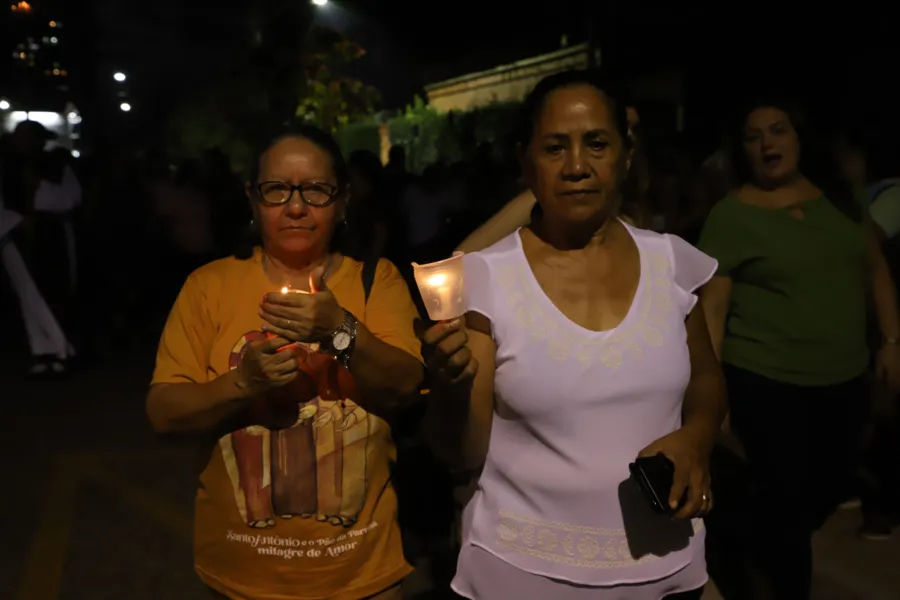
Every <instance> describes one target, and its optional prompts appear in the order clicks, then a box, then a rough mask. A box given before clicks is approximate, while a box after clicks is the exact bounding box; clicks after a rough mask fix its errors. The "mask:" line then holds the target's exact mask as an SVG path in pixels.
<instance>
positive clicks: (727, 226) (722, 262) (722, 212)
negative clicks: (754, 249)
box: [697, 198, 741, 277]
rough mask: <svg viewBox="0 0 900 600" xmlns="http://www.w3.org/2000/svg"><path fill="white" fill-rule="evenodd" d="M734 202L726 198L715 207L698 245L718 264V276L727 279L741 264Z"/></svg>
mask: <svg viewBox="0 0 900 600" xmlns="http://www.w3.org/2000/svg"><path fill="white" fill-rule="evenodd" d="M734 202H736V200H733V199H730V198H725V199H724V200H722V201H721V202H719V203H718V204H716V205H715V206H714V207H713V209H712V211H710V213H709V216H708V217H707V218H706V222H705V223H704V224H703V231H702V232H701V233H700V240H699V242H698V243H697V248H699V249H700V250H701V251H702V252H704V253H706V254H708V255H709V256H711V257H713V258H714V259H715V260H716V261H717V262H718V268H717V269H716V274H717V275H723V276H726V277H728V276H730V275H731V271H732V270H733V269H735V268H736V267H737V266H738V265H739V264H740V262H741V256H740V254H739V252H740V246H741V245H740V244H739V243H736V240H735V233H736V231H735V227H734V224H735V222H736V221H735V219H736V216H735V215H734V208H735V207H734Z"/></svg>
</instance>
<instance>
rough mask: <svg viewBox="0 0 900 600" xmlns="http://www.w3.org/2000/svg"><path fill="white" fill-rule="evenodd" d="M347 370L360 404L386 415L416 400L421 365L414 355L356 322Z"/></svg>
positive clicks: (421, 374)
mask: <svg viewBox="0 0 900 600" xmlns="http://www.w3.org/2000/svg"><path fill="white" fill-rule="evenodd" d="M350 373H352V374H353V377H354V379H355V380H356V385H357V386H358V387H359V390H360V393H361V403H362V406H363V408H365V409H366V410H367V411H369V412H371V413H373V414H376V415H386V414H390V413H391V412H393V411H395V410H397V409H398V408H403V407H404V406H407V405H409V404H411V403H414V402H417V401H418V400H419V390H420V389H421V388H422V381H423V379H424V377H425V368H424V367H423V365H422V363H421V362H419V360H418V359H416V358H415V357H414V356H412V355H411V354H409V353H407V352H405V351H403V350H401V349H399V348H396V347H394V346H391V345H390V344H388V343H385V342H383V341H381V340H379V339H378V338H377V337H375V336H374V335H373V334H372V332H371V331H369V330H368V329H366V327H365V326H364V325H363V324H362V323H360V324H359V325H358V326H357V332H356V346H355V348H354V349H353V357H352V358H351V360H350Z"/></svg>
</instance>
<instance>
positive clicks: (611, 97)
mask: <svg viewBox="0 0 900 600" xmlns="http://www.w3.org/2000/svg"><path fill="white" fill-rule="evenodd" d="M573 85H588V86H591V87H592V88H594V89H596V90H597V91H598V92H601V93H602V94H603V95H604V96H605V97H606V101H607V102H608V103H609V106H610V108H611V109H612V112H613V121H614V124H615V126H616V131H618V133H619V135H621V136H622V141H623V143H624V144H625V147H626V148H630V146H631V139H630V137H629V135H628V106H627V103H626V102H625V97H624V94H623V93H622V91H621V90H619V88H618V86H615V85H614V84H612V83H611V82H609V81H607V80H606V78H605V77H603V76H602V75H601V73H600V72H599V71H598V70H596V69H578V70H569V71H560V72H559V73H554V74H552V75H548V76H546V77H544V78H543V79H541V80H540V81H539V82H538V84H537V85H536V86H534V89H533V90H531V93H530V94H528V96H527V97H526V98H525V102H524V104H523V106H522V120H521V122H520V123H519V135H518V142H519V144H521V145H522V146H523V147H524V146H527V145H528V144H530V143H531V138H532V137H533V136H534V127H535V124H537V121H538V118H540V115H541V111H542V110H543V109H544V104H545V103H546V102H547V98H548V97H549V96H550V94H552V93H553V92H555V91H557V90H561V89H563V88H567V87H570V86H573Z"/></svg>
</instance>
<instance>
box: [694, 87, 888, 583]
mask: <svg viewBox="0 0 900 600" xmlns="http://www.w3.org/2000/svg"><path fill="white" fill-rule="evenodd" d="M742 117H743V118H742V120H741V123H740V126H741V135H740V136H738V137H736V138H735V139H737V140H742V142H743V143H742V144H739V146H740V147H739V148H738V149H737V150H738V151H739V154H740V156H739V157H736V158H737V160H735V162H734V163H733V164H734V166H735V168H736V171H737V173H736V175H738V176H739V177H740V176H741V175H742V177H740V178H739V181H741V182H742V185H739V187H738V188H737V189H735V190H734V191H733V192H732V193H730V194H729V195H728V196H727V197H726V198H725V199H724V200H722V201H721V202H719V204H717V205H716V206H715V207H714V208H713V210H712V212H711V213H710V215H709V218H708V219H707V222H706V225H705V227H704V230H703V233H702V235H701V237H700V243H699V247H700V249H701V250H703V251H704V252H706V253H707V254H709V255H711V256H713V257H715V258H716V259H717V260H718V261H719V270H718V273H717V276H716V277H713V279H712V281H710V283H709V284H707V285H706V286H705V289H704V290H703V293H702V296H701V299H702V302H703V308H704V311H705V312H706V315H707V320H708V326H709V331H710V334H711V336H712V338H713V344H714V346H715V349H716V352H717V354H718V356H719V358H720V359H721V360H722V362H723V367H724V371H725V375H726V378H727V380H728V392H729V400H730V407H731V415H730V426H731V428H732V430H733V432H734V433H735V434H736V435H737V437H738V439H739V440H740V442H741V443H742V445H743V447H744V449H745V451H746V455H747V459H748V462H749V464H750V471H751V476H752V477H753V479H754V483H755V486H756V490H757V491H758V496H757V497H756V499H755V505H754V507H753V510H752V512H753V515H752V518H753V520H754V523H753V526H752V527H751V528H749V530H750V531H752V532H753V533H752V535H753V536H754V537H755V538H756V539H755V540H753V543H752V544H751V548H752V550H751V564H752V566H753V570H754V573H753V577H752V578H751V579H750V580H751V581H755V582H757V588H758V589H756V590H755V593H754V594H751V595H748V597H756V598H767V599H774V600H781V599H785V600H806V599H808V598H809V589H810V579H811V573H812V549H811V539H812V534H813V532H814V531H815V530H816V529H818V528H819V527H820V526H821V525H822V523H824V521H825V520H826V519H827V517H828V516H829V515H830V514H831V512H832V511H833V510H834V508H835V507H836V506H837V504H838V503H839V502H840V501H841V500H842V499H843V498H842V497H841V494H842V493H844V492H845V491H846V489H847V488H846V486H847V484H848V482H849V481H850V478H851V477H852V473H853V469H854V467H855V459H856V456H857V452H856V446H857V445H858V439H859V437H858V427H859V424H860V422H861V419H862V416H863V414H864V406H865V399H866V389H865V383H864V373H865V371H866V369H867V366H868V364H869V357H868V350H867V343H866V342H867V340H866V308H867V298H868V294H869V293H870V292H871V293H872V297H873V298H874V301H875V304H876V308H877V316H878V322H879V325H880V329H881V334H882V336H883V341H884V343H883V345H882V347H881V349H880V350H879V352H878V354H877V361H876V362H877V368H878V374H879V375H881V376H883V377H884V378H885V379H886V380H887V381H888V383H890V384H897V383H898V381H900V346H898V343H900V316H898V310H897V298H896V295H895V288H894V285H893V282H892V280H891V275H890V272H889V270H888V267H887V264H886V262H885V260H884V256H883V255H882V253H881V250H880V247H879V244H878V243H877V240H876V238H875V236H874V235H873V234H872V232H871V229H870V228H869V226H868V223H867V222H865V221H864V220H863V219H862V217H861V216H858V217H857V216H855V215H854V209H855V211H856V213H860V212H861V211H860V210H859V207H858V205H854V202H853V199H852V195H851V194H850V192H849V190H847V191H846V193H844V192H841V191H837V189H836V188H834V189H833V188H832V187H831V186H828V185H826V184H825V183H826V182H825V181H823V180H821V179H814V175H815V173H814V169H813V168H812V166H811V165H809V162H810V160H809V159H810V158H812V157H811V156H810V154H811V153H812V151H813V150H815V149H816V146H814V145H813V144H811V143H809V141H808V140H806V142H807V144H808V145H801V137H802V136H801V135H799V134H798V128H799V121H798V119H795V118H792V116H791V115H790V114H789V113H788V111H787V110H785V109H784V108H782V107H781V106H779V105H777V104H771V103H758V104H756V105H754V106H752V107H751V108H750V109H749V110H747V111H745V112H744V113H743V115H742ZM801 146H802V150H803V160H801ZM742 171H743V172H742ZM825 172H827V171H825ZM832 172H833V171H832ZM807 176H809V178H807ZM823 188H824V189H823ZM719 507H720V508H724V507H722V505H721V503H720V504H719ZM757 519H759V521H758V522H756V520H757ZM735 562H736V561H735ZM745 583H746V584H749V583H750V581H748V582H745ZM747 588H749V585H747Z"/></svg>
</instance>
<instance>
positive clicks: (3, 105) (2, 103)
mask: <svg viewBox="0 0 900 600" xmlns="http://www.w3.org/2000/svg"><path fill="white" fill-rule="evenodd" d="M0 110H9V102H7V101H6V100H0Z"/></svg>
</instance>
